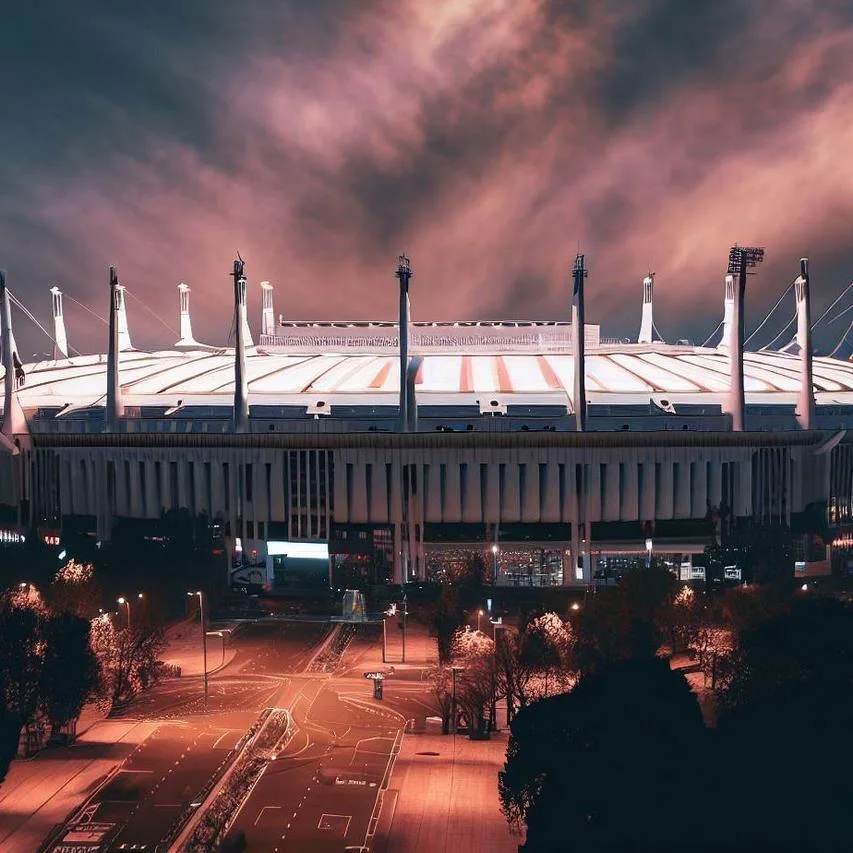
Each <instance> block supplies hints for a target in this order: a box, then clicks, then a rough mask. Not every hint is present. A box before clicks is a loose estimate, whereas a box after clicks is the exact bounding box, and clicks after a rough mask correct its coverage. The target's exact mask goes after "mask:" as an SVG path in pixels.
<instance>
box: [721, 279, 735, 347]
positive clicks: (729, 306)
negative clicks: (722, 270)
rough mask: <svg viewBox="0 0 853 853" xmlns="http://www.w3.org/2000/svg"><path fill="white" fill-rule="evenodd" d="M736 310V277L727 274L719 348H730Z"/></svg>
mask: <svg viewBox="0 0 853 853" xmlns="http://www.w3.org/2000/svg"><path fill="white" fill-rule="evenodd" d="M734 311H735V277H734V276H733V275H727V276H726V291H725V296H724V298H723V336H722V337H721V338H720V343H719V344H718V345H717V349H728V348H729V344H730V342H731V337H732V318H733V317H734Z"/></svg>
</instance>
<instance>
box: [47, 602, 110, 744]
mask: <svg viewBox="0 0 853 853" xmlns="http://www.w3.org/2000/svg"><path fill="white" fill-rule="evenodd" d="M90 627H91V626H90V624H89V622H87V621H86V620H85V619H80V618H78V617H77V616H73V615H71V614H69V613H59V614H55V615H50V616H48V617H47V619H46V620H45V622H44V626H43V636H44V640H45V651H44V658H43V661H42V670H41V686H40V694H41V707H42V710H43V711H44V713H45V714H46V715H47V717H48V718H49V719H50V722H51V725H52V726H53V729H54V730H57V729H59V728H61V727H62V726H63V725H65V724H66V723H68V722H69V721H71V720H74V719H76V718H77V717H79V716H80V711H82V709H83V705H84V704H85V703H86V700H87V699H89V698H90V697H91V696H92V695H93V694H94V693H95V691H96V690H97V688H98V683H99V682H98V678H99V667H98V660H97V658H96V657H95V654H94V652H93V651H92V648H91V646H90V645H89V631H90Z"/></svg>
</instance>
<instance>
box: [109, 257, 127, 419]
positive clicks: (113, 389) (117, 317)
mask: <svg viewBox="0 0 853 853" xmlns="http://www.w3.org/2000/svg"><path fill="white" fill-rule="evenodd" d="M123 305H124V300H123V292H122V286H121V285H120V284H119V281H118V270H117V269H116V268H115V267H110V339H109V342H108V347H107V406H106V410H105V413H106V431H107V432H115V431H116V430H117V429H118V425H119V421H120V419H121V418H123V417H124V403H123V401H122V394H121V378H120V376H119V359H120V356H119V353H120V352H121V349H122V346H121V341H122V322H121V311H122V306H123ZM124 329H125V331H127V322H126V321H125V323H124Z"/></svg>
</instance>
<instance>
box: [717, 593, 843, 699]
mask: <svg viewBox="0 0 853 853" xmlns="http://www.w3.org/2000/svg"><path fill="white" fill-rule="evenodd" d="M851 638H853V608H851V607H850V606H849V605H847V604H843V603H842V602H840V601H838V600H836V599H833V598H826V597H821V596H813V595H810V594H805V595H798V596H797V597H795V598H794V599H793V600H792V601H791V603H790V607H789V609H788V611H787V612H785V611H782V612H780V613H779V614H778V615H776V616H774V617H771V616H768V617H766V618H764V619H763V620H760V621H758V622H757V623H756V624H755V625H754V627H752V628H747V629H745V630H744V631H742V632H741V634H740V637H739V641H738V643H737V647H736V649H735V651H734V652H733V653H732V654H731V655H730V657H729V660H728V662H727V671H726V673H725V677H724V682H723V687H722V688H721V690H720V691H719V692H718V700H719V704H720V708H721V714H722V715H723V716H724V715H725V713H726V712H727V711H734V710H736V709H738V708H743V707H745V706H747V705H750V704H754V703H756V702H764V701H767V700H768V697H772V696H773V695H775V694H776V692H777V691H778V690H779V689H780V688H782V687H785V686H786V685H788V684H790V683H792V682H824V683H833V682H839V683H842V684H846V685H851V684H853V641H851Z"/></svg>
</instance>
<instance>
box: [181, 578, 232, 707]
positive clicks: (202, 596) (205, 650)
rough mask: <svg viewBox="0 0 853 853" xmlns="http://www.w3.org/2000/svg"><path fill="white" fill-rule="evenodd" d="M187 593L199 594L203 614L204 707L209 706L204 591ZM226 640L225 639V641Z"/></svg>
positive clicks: (191, 595)
mask: <svg viewBox="0 0 853 853" xmlns="http://www.w3.org/2000/svg"><path fill="white" fill-rule="evenodd" d="M187 595H188V596H189V597H190V598H192V597H193V596H194V595H197V596H198V606H199V612H200V615H201V648H202V654H203V656H204V657H203V666H204V707H205V708H207V629H206V627H205V621H204V593H203V592H202V591H201V590H200V589H199V590H196V591H195V592H188V593H187ZM224 642H225V641H224V640H223V643H224Z"/></svg>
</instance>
